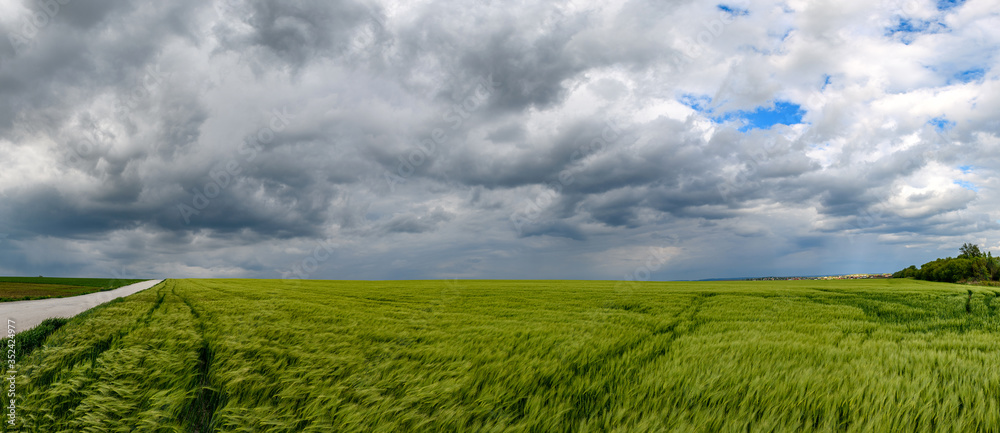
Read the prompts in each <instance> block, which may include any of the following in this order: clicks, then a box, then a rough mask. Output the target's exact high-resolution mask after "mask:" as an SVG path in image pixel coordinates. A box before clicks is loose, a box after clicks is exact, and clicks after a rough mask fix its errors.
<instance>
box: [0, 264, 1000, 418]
mask: <svg viewBox="0 0 1000 433" xmlns="http://www.w3.org/2000/svg"><path fill="white" fill-rule="evenodd" d="M997 297H998V292H996V291H994V290H992V288H987V287H978V286H959V285H951V284H941V283H930V282H923V281H913V280H836V281H766V282H738V281H737V282H732V281H730V282H692V283H684V282H672V283H648V284H641V285H635V286H630V285H621V284H619V285H616V284H615V283H614V282H589V281H462V282H458V283H457V284H456V283H449V282H442V281H393V282H331V281H302V282H295V283H291V284H289V283H286V282H282V281H277V280H270V281H269V280H168V281H166V282H165V283H163V284H160V285H159V286H157V287H156V288H153V289H150V290H147V291H143V292H140V293H137V294H135V295H132V296H129V297H127V298H123V299H121V300H117V301H114V302H111V303H109V304H106V305H104V306H102V307H99V308H97V309H94V310H90V311H88V312H87V313H84V315H81V316H78V317H76V318H74V319H72V320H70V322H69V323H67V324H66V325H64V326H63V327H61V328H60V329H58V330H57V331H55V332H54V333H52V334H51V335H50V336H49V338H48V339H47V340H46V341H45V343H44V345H43V347H42V348H40V349H36V350H35V351H34V352H33V353H31V354H30V355H29V356H28V357H27V358H26V359H22V360H20V362H21V364H19V369H18V373H17V383H18V416H19V417H20V420H21V421H20V422H23V423H24V424H20V422H19V424H18V425H19V426H21V427H22V429H21V430H20V431H34V432H78V431H95V432H97V431H123V432H124V431H133V430H134V431H143V432H145V431H164V432H166V431H171V432H206V431H236V432H328V431H381V432H393V431H427V432H433V431H463V432H464V431H496V432H500V431H504V432H507V431H510V432H550V431H556V432H559V431H566V432H569V431H574V432H576V431H620V432H642V431H677V432H748V431H749V432H798V431H817V432H827V431H830V432H833V431H846V432H870V431H876V432H883V431H884V432H901V431H906V432H933V431H962V432H974V431H1000V321H998V316H997V313H998V308H1000V300H997ZM4 425H5V426H6V424H4Z"/></svg>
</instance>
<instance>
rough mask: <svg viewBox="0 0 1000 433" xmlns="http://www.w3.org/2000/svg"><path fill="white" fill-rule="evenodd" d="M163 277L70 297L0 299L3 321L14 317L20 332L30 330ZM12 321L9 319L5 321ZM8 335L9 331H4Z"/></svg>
mask: <svg viewBox="0 0 1000 433" xmlns="http://www.w3.org/2000/svg"><path fill="white" fill-rule="evenodd" d="M161 281H163V280H149V281H143V282H140V283H135V284H130V285H128V286H125V287H119V288H117V289H114V290H107V291H104V292H95V293H88V294H86V295H80V296H70V297H68V298H54V299H36V300H34V301H15V302H0V320H4V321H6V320H13V321H14V329H15V330H16V331H17V332H21V331H27V330H28V329H30V328H33V327H35V326H37V325H38V324H39V323H42V321H43V320H45V319H48V318H50V317H73V316H75V315H77V314H80V313H82V312H84V311H87V310H89V309H91V308H94V307H96V306H98V305H101V304H103V303H105V302H108V301H110V300H112V299H115V298H120V297H122V296H128V295H131V294H133V293H136V292H140V291H143V290H146V289H148V288H150V287H153V286H155V285H157V284H159V283H160V282H161ZM5 323H9V322H5ZM3 334H4V335H6V334H7V332H6V331H4V332H3Z"/></svg>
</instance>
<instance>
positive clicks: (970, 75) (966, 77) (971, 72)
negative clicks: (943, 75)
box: [955, 68, 986, 83]
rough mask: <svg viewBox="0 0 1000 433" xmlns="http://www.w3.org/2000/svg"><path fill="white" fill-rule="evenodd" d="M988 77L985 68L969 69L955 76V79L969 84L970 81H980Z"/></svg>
mask: <svg viewBox="0 0 1000 433" xmlns="http://www.w3.org/2000/svg"><path fill="white" fill-rule="evenodd" d="M984 75H986V70H985V69H983V68H976V69H968V70H965V71H962V72H959V73H957V74H955V79H956V80H958V81H961V82H963V83H968V82H970V81H979V80H981V79H982V78H983V76H984Z"/></svg>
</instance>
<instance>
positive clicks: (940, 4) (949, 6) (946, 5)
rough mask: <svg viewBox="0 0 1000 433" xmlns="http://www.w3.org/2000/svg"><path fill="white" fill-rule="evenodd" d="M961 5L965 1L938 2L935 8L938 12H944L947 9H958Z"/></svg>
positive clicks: (943, 0) (949, 0)
mask: <svg viewBox="0 0 1000 433" xmlns="http://www.w3.org/2000/svg"><path fill="white" fill-rule="evenodd" d="M963 3H965V0H938V1H937V8H938V10H939V11H946V10H948V9H953V8H956V7H959V6H961V5H962V4H963Z"/></svg>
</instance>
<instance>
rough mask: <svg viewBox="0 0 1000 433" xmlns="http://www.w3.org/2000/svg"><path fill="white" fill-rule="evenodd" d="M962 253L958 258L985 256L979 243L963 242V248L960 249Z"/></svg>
mask: <svg viewBox="0 0 1000 433" xmlns="http://www.w3.org/2000/svg"><path fill="white" fill-rule="evenodd" d="M958 252H959V253H960V254H959V255H958V258H960V259H974V258H977V257H983V252H982V251H980V250H979V245H976V244H970V243H968V242H966V243H964V244H962V248H959V249H958Z"/></svg>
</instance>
